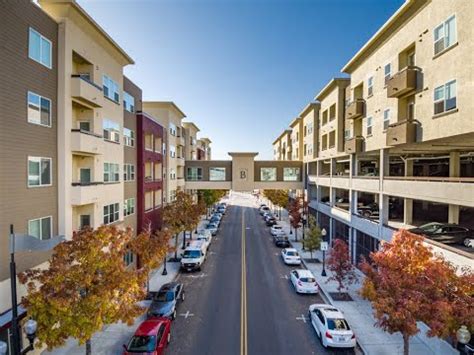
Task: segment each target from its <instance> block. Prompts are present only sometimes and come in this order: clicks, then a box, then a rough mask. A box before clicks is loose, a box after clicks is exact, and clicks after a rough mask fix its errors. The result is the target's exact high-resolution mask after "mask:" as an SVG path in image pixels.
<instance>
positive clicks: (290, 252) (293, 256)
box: [281, 248, 301, 265]
mask: <svg viewBox="0 0 474 355" xmlns="http://www.w3.org/2000/svg"><path fill="white" fill-rule="evenodd" d="M281 258H282V259H283V262H284V263H285V264H286V265H300V264H301V258H300V255H299V254H298V252H297V251H296V249H294V248H285V249H283V250H282V251H281Z"/></svg>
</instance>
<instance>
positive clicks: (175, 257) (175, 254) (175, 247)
mask: <svg viewBox="0 0 474 355" xmlns="http://www.w3.org/2000/svg"><path fill="white" fill-rule="evenodd" d="M178 235H179V234H178V233H176V234H175V235H174V240H175V242H174V260H175V261H176V260H178Z"/></svg>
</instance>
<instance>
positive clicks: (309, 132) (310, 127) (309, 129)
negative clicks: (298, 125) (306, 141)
mask: <svg viewBox="0 0 474 355" xmlns="http://www.w3.org/2000/svg"><path fill="white" fill-rule="evenodd" d="M312 133H313V122H310V123H308V134H312Z"/></svg>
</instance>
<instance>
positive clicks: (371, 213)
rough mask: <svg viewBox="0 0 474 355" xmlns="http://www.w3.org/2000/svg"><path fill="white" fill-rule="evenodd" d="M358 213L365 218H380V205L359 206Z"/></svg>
mask: <svg viewBox="0 0 474 355" xmlns="http://www.w3.org/2000/svg"><path fill="white" fill-rule="evenodd" d="M357 213H358V214H360V215H361V216H364V217H365V218H378V216H379V205H378V204H377V203H376V202H371V203H368V204H366V205H363V206H358V207H357Z"/></svg>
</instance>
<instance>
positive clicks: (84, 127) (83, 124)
mask: <svg viewBox="0 0 474 355" xmlns="http://www.w3.org/2000/svg"><path fill="white" fill-rule="evenodd" d="M79 129H80V130H81V131H85V132H90V131H91V123H90V122H89V121H80V122H79Z"/></svg>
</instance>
